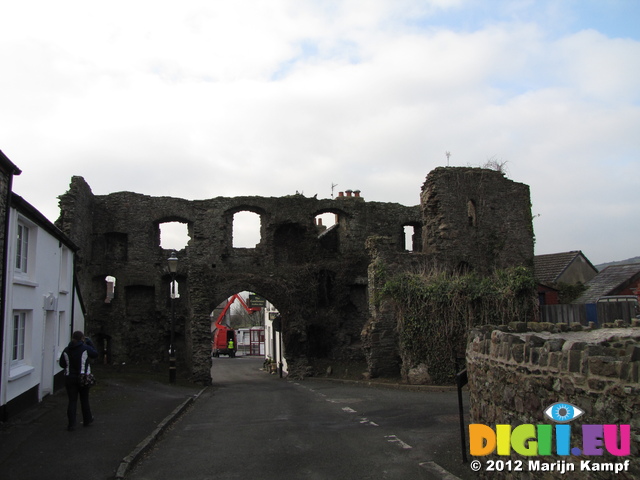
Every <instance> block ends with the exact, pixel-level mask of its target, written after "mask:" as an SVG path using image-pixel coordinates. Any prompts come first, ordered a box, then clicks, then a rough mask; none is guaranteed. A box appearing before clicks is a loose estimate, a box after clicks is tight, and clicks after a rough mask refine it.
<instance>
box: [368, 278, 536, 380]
mask: <svg viewBox="0 0 640 480" xmlns="http://www.w3.org/2000/svg"><path fill="white" fill-rule="evenodd" d="M380 296H381V299H390V300H391V301H393V303H394V305H395V307H396V311H397V318H398V334H399V335H398V337H399V342H400V345H399V347H400V353H401V356H402V360H403V367H402V369H403V373H404V374H406V373H407V372H408V371H409V370H410V369H411V368H414V367H416V366H418V365H421V364H424V365H426V366H427V368H428V371H429V376H430V377H431V381H432V382H434V383H449V382H451V381H452V380H453V378H454V375H455V373H456V372H455V364H454V360H455V358H456V356H460V355H461V352H464V349H465V346H466V337H467V332H468V331H469V328H470V327H472V326H475V325H483V324H494V325H501V324H507V323H509V322H513V321H528V320H531V319H532V317H533V314H534V309H535V301H536V282H535V280H534V277H533V274H532V272H531V271H530V270H529V269H527V268H525V267H512V268H508V269H504V270H498V271H495V272H494V273H493V274H492V275H491V276H486V277H483V276H480V275H477V274H475V273H473V272H472V273H466V274H452V273H449V272H444V271H437V270H433V271H431V272H426V273H425V272H423V273H410V272H403V273H399V274H397V275H395V276H393V277H391V278H389V279H388V280H387V281H386V282H384V284H383V287H382V289H381V292H380Z"/></svg>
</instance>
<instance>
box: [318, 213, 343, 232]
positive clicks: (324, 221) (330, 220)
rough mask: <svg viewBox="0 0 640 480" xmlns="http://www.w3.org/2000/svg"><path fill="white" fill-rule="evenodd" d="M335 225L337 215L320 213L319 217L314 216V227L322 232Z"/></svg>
mask: <svg viewBox="0 0 640 480" xmlns="http://www.w3.org/2000/svg"><path fill="white" fill-rule="evenodd" d="M336 223H338V214H337V213H331V212H326V213H321V214H319V215H316V218H315V224H316V227H317V228H318V229H320V230H323V231H324V230H326V229H328V228H331V227H333V226H334V225H335V224H336Z"/></svg>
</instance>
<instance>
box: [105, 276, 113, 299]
mask: <svg viewBox="0 0 640 480" xmlns="http://www.w3.org/2000/svg"><path fill="white" fill-rule="evenodd" d="M104 280H105V282H107V296H106V297H105V299H104V303H111V300H113V297H115V294H116V277H112V276H111V275H108V276H107V277H106V278H105V279H104Z"/></svg>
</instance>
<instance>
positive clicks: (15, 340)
mask: <svg viewBox="0 0 640 480" xmlns="http://www.w3.org/2000/svg"><path fill="white" fill-rule="evenodd" d="M12 318H13V321H12V322H11V366H12V367H16V366H19V365H23V364H24V363H25V362H26V340H27V311H26V310H14V311H13V317H12Z"/></svg>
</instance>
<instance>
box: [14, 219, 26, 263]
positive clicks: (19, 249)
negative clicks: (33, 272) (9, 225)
mask: <svg viewBox="0 0 640 480" xmlns="http://www.w3.org/2000/svg"><path fill="white" fill-rule="evenodd" d="M28 261H29V227H27V226H26V225H23V224H22V223H19V224H18V238H17V245H16V270H18V271H19V272H22V273H27V267H28Z"/></svg>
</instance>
